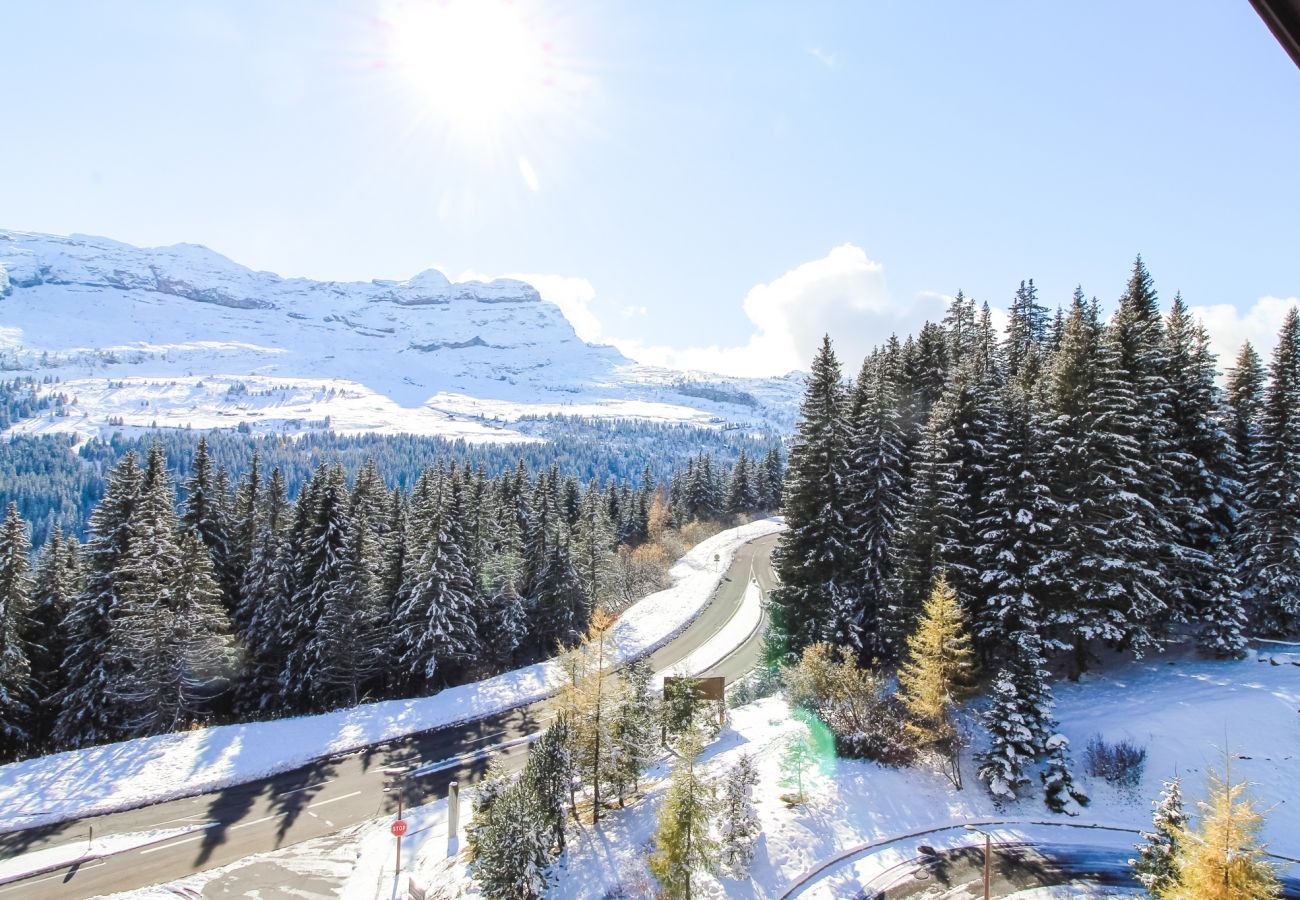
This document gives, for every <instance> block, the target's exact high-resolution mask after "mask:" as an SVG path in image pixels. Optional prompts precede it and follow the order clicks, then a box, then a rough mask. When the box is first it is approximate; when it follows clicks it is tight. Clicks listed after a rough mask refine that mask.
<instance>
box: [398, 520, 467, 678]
mask: <svg viewBox="0 0 1300 900" xmlns="http://www.w3.org/2000/svg"><path fill="white" fill-rule="evenodd" d="M461 537H462V533H461V531H460V527H459V524H458V523H457V521H456V519H455V517H454V516H451V515H446V516H439V518H438V520H437V522H436V523H435V524H434V532H433V535H432V537H431V539H430V543H429V545H428V546H427V547H426V548H425V551H424V552H423V553H422V554H421V556H420V560H419V562H418V563H417V564H416V565H415V566H414V568H413V569H412V575H411V579H410V587H409V588H408V589H407V597H406V601H405V603H404V604H403V606H402V607H401V609H400V610H399V611H398V615H397V622H396V627H397V628H398V632H399V647H400V649H401V652H402V662H403V665H405V666H407V667H408V668H409V669H410V671H412V672H414V673H416V675H417V676H419V677H421V678H423V680H424V682H425V684H428V685H433V684H435V683H436V681H435V679H442V680H443V681H444V682H445V681H446V680H447V679H448V676H449V675H450V672H451V671H453V670H454V667H455V666H457V665H459V664H460V663H461V662H463V661H465V660H466V659H469V658H470V657H472V656H473V654H474V653H476V652H477V650H478V647H479V638H478V633H477V631H476V628H475V624H474V623H475V606H476V596H477V595H476V588H475V586H474V583H473V581H472V579H471V576H470V573H469V570H468V568H467V567H466V566H465V558H464V555H463V552H462V550H461V543H460V541H461Z"/></svg>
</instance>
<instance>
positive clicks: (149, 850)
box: [140, 822, 221, 855]
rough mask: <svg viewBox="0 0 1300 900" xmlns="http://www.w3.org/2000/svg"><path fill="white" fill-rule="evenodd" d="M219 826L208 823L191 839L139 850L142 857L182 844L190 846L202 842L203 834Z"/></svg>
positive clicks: (216, 823) (214, 823) (218, 823)
mask: <svg viewBox="0 0 1300 900" xmlns="http://www.w3.org/2000/svg"><path fill="white" fill-rule="evenodd" d="M220 824H221V823H220V822H209V823H208V824H206V825H204V826H203V827H202V828H200V829H199V830H198V831H199V833H198V834H196V835H194V836H193V837H187V838H184V839H182V840H179V841H173V842H172V843H170V844H159V845H158V846H156V847H146V848H145V849H143V850H141V851H140V853H141V854H142V855H143V854H145V853H157V852H158V851H159V850H170V849H171V848H172V847H179V846H181V845H182V844H192V843H194V842H195V841H201V840H203V837H204V835H203V832H205V831H207V830H208V829H209V828H215V827H216V826H217V825H220Z"/></svg>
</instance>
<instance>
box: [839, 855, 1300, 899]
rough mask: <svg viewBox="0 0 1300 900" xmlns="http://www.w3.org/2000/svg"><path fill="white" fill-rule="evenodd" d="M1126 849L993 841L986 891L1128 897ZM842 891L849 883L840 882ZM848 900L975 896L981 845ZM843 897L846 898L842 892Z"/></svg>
mask: <svg viewBox="0 0 1300 900" xmlns="http://www.w3.org/2000/svg"><path fill="white" fill-rule="evenodd" d="M1132 855H1133V851H1132V849H1130V848H1124V847H1114V846H1097V847H1093V846H1085V845H1079V844H1055V843H1043V844H1040V843H1034V844H1028V843H1023V844H1022V843H1012V844H994V845H993V854H992V865H991V866H990V869H989V874H990V878H989V882H990V890H989V894H990V896H992V897H1006V896H1008V895H1011V894H1014V893H1017V892H1018V891H1025V890H1029V889H1031V888H1036V887H1057V886H1069V885H1077V886H1083V885H1089V886H1093V887H1097V888H1101V889H1106V888H1110V889H1115V890H1116V892H1117V893H1123V894H1124V895H1128V893H1129V892H1131V891H1141V885H1140V884H1139V883H1138V882H1137V880H1136V879H1135V878H1134V877H1133V868H1132V867H1131V866H1130V865H1129V863H1128V860H1129V858H1130V857H1131V856H1132ZM1283 887H1284V893H1283V895H1282V896H1284V897H1300V893H1297V891H1300V883H1298V882H1297V881H1296V879H1294V878H1284V879H1283ZM843 888H844V890H845V891H848V890H853V889H854V886H853V885H844V886H843ZM856 891H857V893H856V894H853V895H851V896H853V898H854V900H904V898H913V897H915V898H920V897H933V896H936V895H937V894H940V893H941V894H942V896H944V897H949V898H953V900H961V898H979V897H983V896H984V849H983V847H963V848H958V849H953V850H944V851H940V852H939V853H936V854H933V855H923V856H918V857H916V858H915V859H912V860H909V861H907V862H904V863H900V864H899V865H897V866H895V867H894V868H892V869H890V870H889V871H888V872H885V873H882V874H881V875H878V876H877V877H875V878H873V879H871V880H870V881H869V882H867V883H865V884H859V885H857V886H856ZM846 896H849V895H848V894H846Z"/></svg>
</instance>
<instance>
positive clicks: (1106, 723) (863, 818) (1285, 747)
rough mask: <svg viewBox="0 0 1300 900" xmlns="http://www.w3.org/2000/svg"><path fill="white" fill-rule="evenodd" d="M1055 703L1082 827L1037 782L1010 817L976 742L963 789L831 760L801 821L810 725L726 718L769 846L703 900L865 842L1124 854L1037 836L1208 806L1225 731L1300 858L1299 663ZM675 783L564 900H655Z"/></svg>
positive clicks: (1149, 676) (767, 706)
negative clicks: (1013, 845)
mask: <svg viewBox="0 0 1300 900" xmlns="http://www.w3.org/2000/svg"><path fill="white" fill-rule="evenodd" d="M1274 663H1276V664H1274ZM1056 693H1057V697H1058V709H1057V712H1058V716H1059V718H1060V719H1061V721H1062V731H1063V732H1064V733H1065V734H1066V736H1068V737H1069V738H1070V740H1071V743H1072V746H1073V748H1074V761H1075V769H1076V772H1077V775H1076V777H1077V780H1078V782H1079V784H1080V785H1081V786H1082V787H1083V788H1084V789H1085V790H1086V791H1087V792H1088V793H1089V794H1090V795H1091V796H1092V798H1093V802H1092V804H1091V805H1090V806H1089V807H1088V808H1087V809H1086V810H1085V811H1084V812H1083V814H1082V815H1080V816H1078V817H1076V818H1071V817H1068V816H1065V815H1053V814H1051V813H1049V812H1048V811H1047V809H1046V807H1045V806H1044V805H1043V803H1042V797H1041V790H1040V789H1038V787H1037V785H1036V784H1035V785H1034V786H1033V790H1032V793H1031V794H1030V795H1029V796H1026V797H1025V798H1023V799H1022V800H1020V801H1018V802H1016V803H1013V804H1006V805H1003V806H1001V807H999V806H998V805H997V804H995V803H994V802H993V800H992V798H991V797H990V796H989V794H988V792H987V791H985V790H984V788H983V786H982V785H980V784H979V783H978V782H977V781H976V780H975V778H974V771H975V766H974V763H973V761H972V759H971V754H972V752H973V751H975V750H978V749H981V748H980V747H979V746H978V745H977V746H975V747H972V748H970V751H968V752H967V753H966V755H965V759H964V762H963V770H964V772H965V773H966V781H967V785H966V789H965V790H964V791H960V792H958V791H955V790H953V789H952V787H951V786H950V785H949V783H948V782H947V780H946V779H944V778H943V777H942V776H941V775H939V774H936V773H933V772H930V771H926V770H923V769H910V770H909V769H890V768H887V767H884V766H880V765H876V764H874V763H868V762H862V761H856V760H834V759H828V760H824V761H823V764H822V766H821V769H820V771H819V772H817V773H816V774H815V775H814V776H813V778H812V784H813V787H812V788H811V790H810V796H811V798H812V799H811V800H810V802H809V803H808V804H806V805H805V806H802V807H795V808H790V807H787V806H786V804H785V803H784V802H783V801H782V800H781V799H780V795H782V794H785V793H788V792H789V790H790V789H789V788H788V787H783V786H781V785H780V777H781V776H780V757H781V751H782V749H783V746H784V741H785V740H786V736H787V735H789V734H791V733H795V732H798V731H799V730H800V729H802V728H804V727H805V726H803V725H802V724H801V723H799V722H798V721H797V720H795V719H793V718H792V717H791V716H790V713H789V709H788V707H787V706H786V704H785V702H784V701H783V700H781V699H779V698H770V699H766V700H761V701H758V702H756V703H753V704H750V705H748V706H745V707H741V708H738V709H734V710H731V712H730V716H731V720H730V723H729V725H728V727H727V728H726V729H725V730H724V732H723V734H722V735H721V737H719V738H718V740H716V741H715V742H713V744H711V745H710V746H709V747H707V748H706V750H705V752H704V754H703V760H704V762H705V765H706V771H708V772H709V773H710V774H713V775H721V774H722V773H723V772H725V771H726V769H727V768H729V767H730V766H731V765H732V764H734V762H735V760H736V758H737V757H738V755H739V754H740V753H751V754H754V755H755V756H756V758H757V761H758V768H759V772H760V777H761V779H762V782H761V784H760V786H759V788H758V789H757V790H756V791H755V798H756V806H757V808H758V812H759V815H760V818H761V820H762V830H763V835H762V837H760V839H759V841H758V845H757V851H756V854H755V861H754V866H753V869H752V872H751V878H750V879H749V880H743V881H736V880H731V879H726V878H713V877H708V876H705V877H702V878H701V879H700V890H699V891H698V894H697V896H700V897H723V896H725V897H737V898H758V897H761V898H770V897H779V896H781V895H782V893H783V892H784V891H785V890H786V888H788V887H789V886H790V885H791V884H792V883H793V882H794V881H795V880H796V879H798V878H799V877H800V876H801V875H803V874H804V873H805V872H808V871H810V870H812V869H815V868H817V866H818V865H819V864H820V863H822V862H824V861H826V860H829V859H831V858H833V857H836V856H837V855H839V854H841V853H844V852H845V851H848V850H850V849H852V848H855V847H858V846H859V845H862V844H866V843H871V842H876V841H884V840H887V839H889V838H894V837H897V836H899V835H904V834H910V833H912V832H917V831H922V830H926V829H931V828H939V827H943V826H953V825H958V826H959V825H961V824H963V823H966V822H977V821H1000V822H1007V823H1027V824H1010V825H1007V826H1002V827H1003V830H1004V831H1005V836H1006V837H1007V839H1011V838H1012V837H1014V836H1017V835H1018V836H1020V837H1022V838H1023V837H1024V836H1026V835H1028V836H1030V837H1033V836H1035V835H1040V836H1043V837H1045V838H1048V837H1049V838H1051V839H1052V840H1054V841H1056V842H1060V843H1072V842H1074V840H1078V841H1079V842H1080V843H1084V842H1087V843H1096V844H1105V845H1106V846H1112V845H1115V844H1116V843H1118V844H1120V845H1126V844H1127V843H1128V838H1127V837H1126V836H1124V835H1122V834H1120V835H1116V834H1115V833H1114V832H1109V833H1108V832H1104V831H1101V830H1098V831H1097V832H1096V833H1085V834H1086V835H1087V836H1086V838H1083V839H1073V840H1067V839H1066V838H1065V836H1064V835H1063V834H1061V833H1060V832H1062V831H1065V830H1067V829H1062V828H1059V827H1058V828H1051V827H1043V826H1034V825H1032V824H1028V823H1034V822H1049V823H1050V822H1058V823H1061V825H1087V824H1103V825H1111V826H1117V827H1121V828H1133V829H1140V828H1145V827H1147V826H1148V825H1149V822H1150V809H1151V807H1150V802H1151V801H1152V800H1153V799H1155V798H1156V797H1157V795H1158V794H1159V790H1160V782H1161V780H1162V779H1163V778H1166V777H1168V776H1169V775H1171V774H1173V772H1174V771H1175V769H1177V771H1178V772H1180V773H1181V774H1182V775H1183V777H1184V790H1185V792H1186V794H1187V795H1188V798H1189V804H1190V803H1191V802H1192V801H1194V799H1195V798H1198V797H1202V796H1204V787H1205V770H1206V767H1207V766H1208V765H1217V766H1218V767H1220V768H1222V757H1221V754H1220V750H1219V748H1221V747H1222V745H1223V742H1224V737H1223V736H1224V733H1225V729H1226V731H1227V734H1228V738H1229V742H1230V745H1231V749H1232V752H1233V754H1234V758H1233V769H1232V771H1233V777H1234V779H1245V780H1247V781H1249V782H1252V783H1253V784H1254V787H1253V788H1252V790H1253V791H1254V793H1255V794H1256V796H1258V797H1260V798H1261V799H1262V800H1263V801H1264V806H1265V808H1266V809H1267V810H1268V813H1267V815H1268V819H1267V823H1266V826H1265V828H1264V838H1265V840H1266V841H1267V842H1268V843H1269V844H1270V849H1271V850H1272V852H1274V853H1277V854H1281V855H1283V856H1292V857H1295V856H1300V802H1288V801H1294V800H1295V798H1296V788H1295V785H1298V784H1300V752H1297V751H1296V748H1297V747H1300V721H1298V718H1300V717H1298V716H1297V707H1298V706H1300V655H1297V656H1295V657H1294V658H1293V657H1291V656H1287V655H1281V654H1264V655H1261V656H1259V657H1252V658H1251V659H1248V660H1244V661H1241V662H1214V661H1206V660H1200V659H1197V658H1195V657H1194V656H1191V655H1188V654H1177V655H1173V654H1171V655H1168V656H1162V657H1156V658H1154V659H1148V660H1143V661H1139V662H1130V663H1123V664H1118V665H1115V666H1112V667H1111V668H1109V670H1108V671H1107V672H1105V673H1102V674H1094V675H1088V676H1085V677H1084V678H1083V679H1082V680H1081V681H1079V682H1078V683H1062V684H1058V685H1057V688H1056ZM1094 733H1100V734H1102V735H1103V736H1104V737H1105V738H1106V739H1107V740H1111V741H1113V740H1116V739H1118V738H1121V737H1129V738H1132V739H1134V740H1136V741H1137V742H1138V743H1140V744H1143V745H1145V746H1146V748H1147V751H1148V758H1147V764H1146V769H1145V776H1144V779H1143V782H1142V784H1141V786H1140V787H1139V788H1137V789H1135V790H1123V789H1118V788H1115V787H1112V786H1110V785H1108V784H1106V783H1105V782H1103V781H1101V780H1100V779H1097V778H1091V777H1088V776H1087V775H1085V774H1084V773H1083V761H1082V756H1083V753H1082V750H1083V746H1084V744H1085V743H1086V741H1087V739H1088V737H1089V736H1090V735H1092V734H1094ZM667 775H668V766H667V764H666V762H664V763H661V764H660V765H659V766H657V767H656V768H655V769H654V770H653V771H652V772H651V773H650V775H649V779H648V782H649V785H650V786H649V788H648V790H647V798H646V799H642V800H640V801H639V802H637V803H636V804H635V805H634V806H632V807H630V808H628V809H626V810H623V811H618V812H615V813H613V814H611V815H610V816H609V817H608V818H607V819H606V820H605V821H604V822H603V823H602V825H601V827H600V829H599V830H598V831H597V830H595V829H592V828H590V827H585V828H582V829H575V831H574V833H573V834H572V835H571V837H570V841H569V844H570V848H571V849H570V850H569V852H568V853H567V854H566V855H565V857H564V858H563V860H561V862H560V863H559V864H558V866H557V870H556V871H557V876H558V881H557V886H556V890H555V892H554V896H556V897H572V898H588V897H601V896H604V895H605V894H606V892H607V891H611V890H613V889H614V888H616V887H618V886H620V885H621V886H622V887H623V889H624V890H626V891H627V894H626V895H627V896H629V897H638V896H649V894H648V893H643V892H642V890H643V889H645V890H647V891H648V890H649V888H650V887H651V886H652V885H653V882H652V881H651V880H650V877H649V875H648V872H647V871H646V869H645V866H644V863H643V858H644V856H645V855H646V854H647V853H648V852H649V850H650V847H651V841H652V835H653V832H654V827H655V821H654V812H655V807H656V805H657V804H658V802H659V800H660V798H661V797H662V795H663V792H664V790H665V788H666V781H665V779H666V778H667ZM1068 830H1069V831H1071V832H1073V831H1074V829H1073V828H1071V829H1068ZM1081 833H1082V832H1081ZM956 840H957V842H956V843H955V844H954V846H968V845H975V844H977V843H982V838H980V837H979V836H977V835H968V836H966V837H964V838H960V837H959V838H957V839H956ZM926 842H929V841H928V840H927V841H926ZM911 849H912V850H914V847H912V848H911ZM912 855H915V854H914V853H913V854H912ZM426 857H427V858H426V859H425V860H424V861H423V868H422V870H421V873H420V877H422V878H424V879H425V880H426V881H432V882H434V883H435V884H438V885H439V886H442V887H446V888H448V889H449V891H451V892H452V893H453V895H460V894H463V895H464V896H474V895H475V894H474V891H473V889H472V885H471V884H470V883H469V882H468V880H467V878H466V871H465V861H464V857H463V855H462V856H461V857H459V858H458V859H457V860H456V861H455V863H454V864H452V865H448V864H447V863H446V862H445V861H444V860H443V858H442V854H440V853H432V854H426ZM899 858H900V859H901V858H902V857H901V855H900V857H899ZM895 861H897V860H895ZM856 879H857V874H856V872H855V869H854V862H853V861H852V860H850V861H847V862H846V863H845V865H844V866H841V867H838V868H833V869H832V870H830V871H829V872H828V873H826V876H825V877H824V878H822V879H819V881H818V882H817V886H816V887H815V888H810V889H809V890H807V891H806V892H805V893H804V894H802V895H801V896H802V897H840V896H849V895H851V894H852V893H853V890H852V888H851V886H852V885H854V884H856V883H857V880H856ZM1037 896H1039V897H1044V896H1046V897H1050V896H1053V895H1052V894H1050V893H1048V894H1039V895H1037ZM1056 896H1059V895H1056ZM1069 896H1080V895H1079V894H1069ZM1099 896H1104V895H1099Z"/></svg>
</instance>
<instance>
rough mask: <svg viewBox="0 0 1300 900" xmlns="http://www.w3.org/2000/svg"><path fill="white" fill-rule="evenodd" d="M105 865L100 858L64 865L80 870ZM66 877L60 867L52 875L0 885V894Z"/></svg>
mask: <svg viewBox="0 0 1300 900" xmlns="http://www.w3.org/2000/svg"><path fill="white" fill-rule="evenodd" d="M106 865H108V863H106V862H104V861H103V860H102V859H100V860H96V861H95V862H89V863H75V862H74V863H69V864H68V865H67V866H66V868H69V869H71V868H73V867H74V866H75V867H76V869H77V871H78V872H81V871H84V870H86V869H93V868H95V867H96V866H106ZM67 877H68V876H67V875H66V874H65V873H64V872H63V870H62V869H60V870H59V871H58V873H56V874H54V875H46V876H45V877H44V878H27V879H24V880H23V881H16V882H14V883H13V884H7V885H5V886H4V887H0V894H7V893H9V892H10V891H16V890H18V889H19V888H26V887H30V886H31V885H33V884H40V883H41V882H42V881H53V880H54V879H56V878H67Z"/></svg>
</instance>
